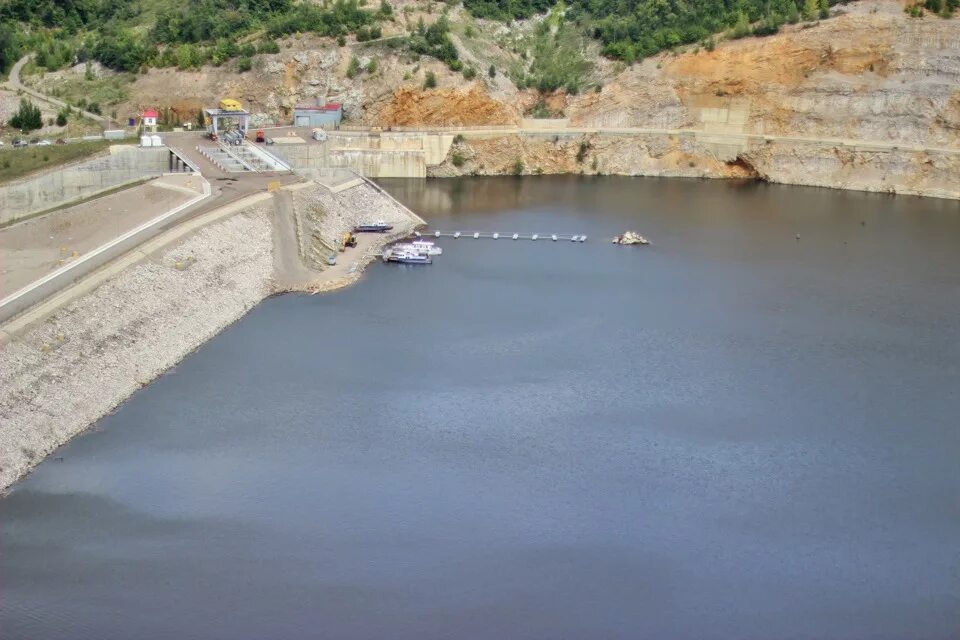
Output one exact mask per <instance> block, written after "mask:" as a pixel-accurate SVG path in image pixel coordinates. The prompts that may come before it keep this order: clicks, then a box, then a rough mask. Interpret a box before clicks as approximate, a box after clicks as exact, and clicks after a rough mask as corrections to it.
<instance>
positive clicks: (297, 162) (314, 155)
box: [270, 142, 330, 169]
mask: <svg viewBox="0 0 960 640" xmlns="http://www.w3.org/2000/svg"><path fill="white" fill-rule="evenodd" d="M270 153H272V154H273V155H275V156H277V157H278V158H280V159H281V160H283V161H285V162H286V163H287V164H289V165H290V167H291V168H293V169H324V168H326V167H329V166H330V160H329V157H328V156H329V154H328V153H327V145H326V144H322V143H317V142H305V143H303V144H274V145H272V146H271V147H270Z"/></svg>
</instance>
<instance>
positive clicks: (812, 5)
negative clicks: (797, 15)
mask: <svg viewBox="0 0 960 640" xmlns="http://www.w3.org/2000/svg"><path fill="white" fill-rule="evenodd" d="M818 13H819V9H818V5H817V0H804V3H803V19H804V20H813V19H814V18H816V17H817V14H818Z"/></svg>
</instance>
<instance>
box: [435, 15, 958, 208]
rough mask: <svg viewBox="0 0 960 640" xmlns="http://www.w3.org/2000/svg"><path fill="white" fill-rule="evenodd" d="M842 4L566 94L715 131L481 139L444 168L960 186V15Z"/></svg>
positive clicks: (665, 122) (623, 119) (913, 188)
mask: <svg viewBox="0 0 960 640" xmlns="http://www.w3.org/2000/svg"><path fill="white" fill-rule="evenodd" d="M838 12H843V13H842V14H841V15H838V16H837V17H834V18H831V19H830V20H825V21H822V22H820V23H817V24H815V25H800V26H793V27H787V28H786V29H785V30H784V32H782V33H780V34H777V35H775V36H771V37H767V38H747V39H743V40H736V41H728V42H721V43H719V44H718V45H717V47H716V49H715V50H714V51H707V50H706V49H699V50H698V49H691V50H689V51H687V52H685V53H681V54H679V55H673V54H662V55H659V56H657V57H655V58H651V59H648V60H645V61H644V62H643V63H641V64H637V65H634V66H632V67H630V68H627V69H625V70H623V71H621V72H620V73H619V74H617V75H616V76H615V77H614V78H613V79H612V81H610V82H608V83H607V84H606V85H604V87H603V88H602V90H601V91H599V92H592V93H588V94H585V95H582V96H574V97H567V98H566V101H567V104H566V109H565V110H566V115H567V116H568V117H569V119H570V126H571V127H591V128H592V127H596V128H601V129H603V128H605V129H611V128H628V127H629V128H645V129H659V130H671V129H685V130H692V131H697V132H702V134H703V135H701V136H700V137H699V138H697V137H696V136H693V137H691V136H682V135H681V136H677V135H671V134H669V133H664V134H663V135H660V136H646V135H645V136H635V137H632V138H623V137H618V136H613V135H608V136H605V135H592V136H581V137H580V138H578V139H574V138H572V137H570V136H565V135H564V136H560V137H558V138H556V139H545V138H543V137H542V136H529V135H526V136H512V137H507V138H503V139H500V140H473V139H470V140H468V141H465V142H463V143H461V145H458V147H457V148H455V149H454V150H452V151H451V156H450V157H449V158H448V162H447V163H445V164H444V166H441V167H438V168H436V169H435V170H434V171H433V175H457V174H462V173H476V174H483V173H514V172H516V171H518V170H520V168H521V167H522V172H524V173H539V172H543V173H557V172H571V171H572V172H582V173H587V174H590V173H616V174H626V175H638V174H643V175H664V176H672V175H673V176H701V177H743V176H748V175H752V176H754V177H758V178H760V179H764V180H769V181H773V182H782V183H787V184H804V185H816V186H827V187H835V188H846V189H858V190H869V191H880V192H891V193H911V194H921V195H932V196H939V197H952V198H958V197H960V156H958V155H957V154H956V153H949V152H943V151H940V150H954V151H957V150H960V20H944V19H942V18H939V17H935V16H927V17H924V18H910V17H908V16H907V15H905V14H904V12H903V10H902V5H901V4H900V3H899V2H895V1H885V0H883V1H865V2H860V3H855V4H851V5H847V6H846V7H843V8H840V9H839V11H838ZM710 134H716V135H717V136H718V138H720V139H721V140H722V139H724V138H723V137H724V136H728V137H729V136H733V137H737V136H740V138H741V140H742V144H741V146H740V148H739V149H737V148H736V147H735V146H734V147H732V148H731V146H730V145H715V144H709V143H706V142H705V140H707V139H708V138H709V135H710ZM745 134H749V135H750V136H751V137H749V138H747V137H745ZM763 136H768V137H770V138H772V139H764V137H763ZM784 137H786V138H801V139H803V140H797V141H785V140H783V139H782V138H784ZM865 141H872V142H878V143H881V145H870V144H863V143H864V142H865ZM882 145H887V146H882ZM900 145H903V146H908V145H909V146H911V147H923V148H924V150H923V151H917V150H916V149H903V148H899V146H900ZM454 154H457V161H458V162H457V164H459V166H457V164H455V163H453V162H452V159H453V155H454Z"/></svg>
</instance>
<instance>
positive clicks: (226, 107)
mask: <svg viewBox="0 0 960 640" xmlns="http://www.w3.org/2000/svg"><path fill="white" fill-rule="evenodd" d="M220 110H221V111H243V105H241V104H240V101H239V100H234V99H233V98H224V99H223V100H221V101H220Z"/></svg>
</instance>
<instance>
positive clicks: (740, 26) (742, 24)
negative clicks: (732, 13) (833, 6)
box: [730, 0, 817, 39]
mask: <svg viewBox="0 0 960 640" xmlns="http://www.w3.org/2000/svg"><path fill="white" fill-rule="evenodd" d="M816 1H817V0H807V2H816ZM750 33H751V30H750V22H749V21H748V20H747V16H746V15H744V13H743V12H740V14H739V15H738V16H737V22H736V23H735V24H734V25H733V31H732V32H731V33H730V36H731V37H732V38H734V39H737V38H745V37H747V36H748V35H750Z"/></svg>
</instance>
